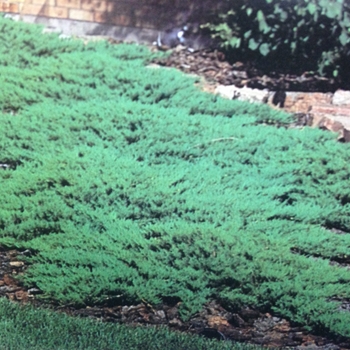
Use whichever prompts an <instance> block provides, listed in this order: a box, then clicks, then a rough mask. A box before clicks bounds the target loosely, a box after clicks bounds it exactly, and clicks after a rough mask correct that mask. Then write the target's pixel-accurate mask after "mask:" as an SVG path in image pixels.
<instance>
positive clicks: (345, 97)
mask: <svg viewBox="0 0 350 350" xmlns="http://www.w3.org/2000/svg"><path fill="white" fill-rule="evenodd" d="M332 103H333V104H334V105H338V106H341V105H350V91H345V90H337V91H336V92H335V93H334V95H333V99H332Z"/></svg>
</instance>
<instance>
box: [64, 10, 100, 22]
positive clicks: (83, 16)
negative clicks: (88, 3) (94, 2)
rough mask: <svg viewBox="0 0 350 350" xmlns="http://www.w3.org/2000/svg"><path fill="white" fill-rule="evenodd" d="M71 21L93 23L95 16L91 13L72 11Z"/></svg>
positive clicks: (70, 12) (70, 11)
mask: <svg viewBox="0 0 350 350" xmlns="http://www.w3.org/2000/svg"><path fill="white" fill-rule="evenodd" d="M69 19H76V20H78V21H89V22H92V21H93V20H94V14H93V12H90V11H85V10H75V9H70V10H69Z"/></svg>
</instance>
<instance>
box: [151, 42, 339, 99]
mask: <svg viewBox="0 0 350 350" xmlns="http://www.w3.org/2000/svg"><path fill="white" fill-rule="evenodd" d="M169 52H171V53H170V55H169V56H168V57H167V58H162V59H155V60H154V61H153V63H156V64H159V65H160V66H164V67H175V68H178V69H180V70H181V71H183V72H185V73H193V74H197V75H200V76H203V77H205V78H206V80H207V82H211V83H216V84H222V85H235V86H237V87H243V86H247V87H250V88H257V89H268V90H271V91H304V92H334V91H336V90H337V89H339V88H345V86H344V83H342V82H341V80H340V79H338V80H335V79H331V78H326V77H322V76H319V75H317V74H312V73H310V72H286V71H281V70H279V71H277V70H276V71H274V70H271V69H270V68H269V67H268V68H267V69H264V68H263V66H262V65H261V63H259V62H256V61H248V62H241V61H235V60H234V59H233V58H232V57H230V56H227V55H225V54H224V53H223V52H221V51H219V50H197V51H192V50H189V49H187V48H186V47H181V46H178V47H177V48H175V49H172V50H170V51H169Z"/></svg>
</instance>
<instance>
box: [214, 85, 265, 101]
mask: <svg viewBox="0 0 350 350" xmlns="http://www.w3.org/2000/svg"><path fill="white" fill-rule="evenodd" d="M215 93H216V94H218V95H220V96H222V97H224V98H228V99H231V100H239V101H248V102H260V103H266V102H267V100H268V98H269V95H270V93H269V91H268V90H266V89H265V90H259V89H251V88H248V87H246V86H244V87H242V88H239V87H237V86H235V85H219V86H218V87H217V88H216V89H215Z"/></svg>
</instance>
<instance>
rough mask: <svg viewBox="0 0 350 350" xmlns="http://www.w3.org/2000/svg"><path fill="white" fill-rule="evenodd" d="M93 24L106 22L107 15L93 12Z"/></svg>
mask: <svg viewBox="0 0 350 350" xmlns="http://www.w3.org/2000/svg"><path fill="white" fill-rule="evenodd" d="M94 22H99V23H106V22H108V14H107V13H106V12H100V11H95V12H94Z"/></svg>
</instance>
